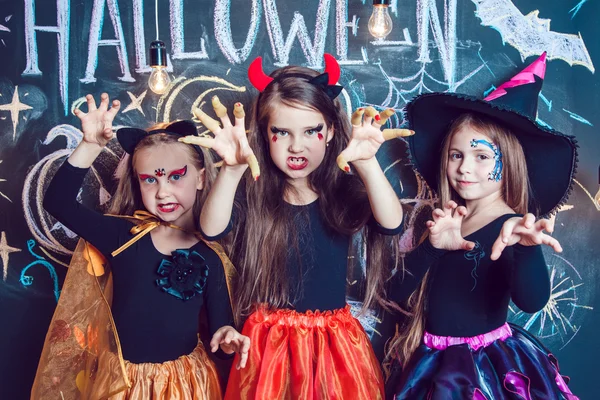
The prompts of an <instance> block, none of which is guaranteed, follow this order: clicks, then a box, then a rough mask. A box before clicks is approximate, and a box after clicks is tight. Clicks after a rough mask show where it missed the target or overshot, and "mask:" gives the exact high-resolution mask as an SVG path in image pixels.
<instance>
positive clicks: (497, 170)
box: [471, 139, 502, 182]
mask: <svg viewBox="0 0 600 400" xmlns="http://www.w3.org/2000/svg"><path fill="white" fill-rule="evenodd" d="M480 144H483V145H484V146H487V147H489V148H490V149H491V150H492V151H493V152H494V161H495V163H494V169H493V170H492V172H490V175H489V178H488V179H489V180H490V181H494V182H499V181H500V180H501V179H502V152H501V151H500V149H499V148H498V146H496V145H495V144H493V143H491V142H488V141H487V140H482V139H480V140H475V139H473V140H471V147H477V146H478V145H480Z"/></svg>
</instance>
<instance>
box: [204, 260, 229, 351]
mask: <svg viewBox="0 0 600 400" xmlns="http://www.w3.org/2000/svg"><path fill="white" fill-rule="evenodd" d="M215 258H216V259H217V260H219V258H218V256H215ZM204 301H205V304H206V314H207V319H208V331H209V334H210V338H212V337H213V335H214V334H215V332H216V331H217V330H218V329H219V328H221V327H223V326H225V325H230V326H233V327H235V325H234V323H233V312H232V309H231V303H230V301H229V291H228V290H227V281H226V279H225V270H224V268H223V264H221V262H220V260H219V262H218V263H215V264H214V265H211V266H210V270H209V272H208V282H207V284H206V292H205V295H204ZM235 328H236V329H237V327H235ZM209 340H210V339H209ZM215 354H216V355H217V357H219V358H230V357H233V354H231V355H229V354H225V353H224V352H223V351H221V349H219V350H218V351H217V352H216V353H215Z"/></svg>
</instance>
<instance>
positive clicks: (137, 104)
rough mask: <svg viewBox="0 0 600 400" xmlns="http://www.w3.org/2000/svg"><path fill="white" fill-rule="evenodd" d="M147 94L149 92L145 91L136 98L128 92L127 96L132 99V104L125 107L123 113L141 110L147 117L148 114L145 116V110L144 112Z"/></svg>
mask: <svg viewBox="0 0 600 400" xmlns="http://www.w3.org/2000/svg"><path fill="white" fill-rule="evenodd" d="M147 92H148V91H147V90H144V93H142V94H140V95H139V97H136V96H135V94H133V93H131V92H130V91H127V94H128V95H129V98H130V99H131V103H129V105H128V106H127V107H125V109H124V110H123V113H126V112H129V111H131V110H139V111H140V112H141V113H142V115H143V116H146V114H144V110H142V101H144V97H146V93H147Z"/></svg>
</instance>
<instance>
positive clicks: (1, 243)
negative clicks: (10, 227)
mask: <svg viewBox="0 0 600 400" xmlns="http://www.w3.org/2000/svg"><path fill="white" fill-rule="evenodd" d="M19 251H21V249H17V248H16V247H10V246H9V245H8V243H7V242H6V232H4V231H2V236H1V237H0V258H2V279H3V280H4V281H5V282H6V277H7V276H8V257H9V254H10V253H16V252H19Z"/></svg>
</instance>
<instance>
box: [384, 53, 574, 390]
mask: <svg viewBox="0 0 600 400" xmlns="http://www.w3.org/2000/svg"><path fill="white" fill-rule="evenodd" d="M545 69H546V57H545V54H543V55H542V56H541V57H539V58H538V59H537V60H536V61H535V62H534V63H532V64H531V65H529V66H528V67H527V68H525V69H524V70H523V71H521V72H520V73H519V74H517V75H516V76H515V77H514V78H512V79H511V80H510V81H508V82H506V83H504V84H503V85H501V86H499V87H498V88H497V89H496V90H494V91H493V92H492V93H491V94H489V95H488V96H487V97H486V98H485V99H484V100H480V99H476V98H473V97H469V96H465V95H459V94H453V93H431V94H425V95H421V96H418V97H417V98H415V99H414V100H413V101H411V102H410V103H409V104H408V105H407V107H406V116H407V119H408V122H409V125H410V128H411V129H414V130H415V131H416V132H417V135H415V136H413V137H410V138H409V139H408V142H409V148H410V152H411V156H412V160H413V165H414V167H415V168H416V170H417V171H418V172H419V173H420V174H421V175H422V176H423V178H424V179H425V181H426V182H427V184H428V185H429V186H430V187H432V188H438V195H439V202H440V204H441V205H443V208H441V209H436V210H435V211H434V212H433V220H432V221H429V222H428V223H427V226H428V228H429V238H428V239H426V240H425V241H424V242H423V244H421V245H420V246H419V248H417V249H416V250H415V252H416V253H417V254H421V256H422V257H424V258H426V259H427V262H424V260H423V258H422V259H421V261H422V263H421V264H420V265H416V264H414V263H413V264H407V268H408V269H409V270H411V271H412V272H413V275H412V276H411V277H410V278H409V279H405V280H404V281H402V279H401V277H398V278H396V279H397V280H398V281H399V282H397V283H398V285H397V286H396V290H392V291H391V293H390V299H392V300H394V299H399V301H400V300H402V299H403V296H404V295H405V294H406V292H407V291H408V290H412V289H414V288H415V287H416V285H417V283H418V282H419V281H420V280H421V278H422V277H423V275H424V274H425V272H426V271H427V266H429V265H431V268H430V270H429V272H428V276H427V277H426V278H425V279H424V281H423V283H422V285H421V287H420V289H419V290H417V291H415V293H414V294H413V296H412V297H411V300H412V302H411V303H412V306H413V308H412V310H413V312H414V318H413V319H412V320H411V321H410V322H409V323H408V326H407V327H406V329H405V331H404V333H403V334H401V335H399V336H398V339H397V340H396V341H395V342H394V343H393V344H392V349H391V354H392V355H396V356H397V358H398V359H400V360H401V361H402V365H397V367H399V368H398V369H397V371H396V373H392V376H391V378H390V379H389V380H388V383H389V391H388V393H389V394H393V397H394V398H395V399H397V400H400V399H440V400H441V399H443V400H447V399H477V400H484V399H487V400H498V399H515V400H516V399H527V400H533V399H569V400H573V399H577V397H575V396H574V395H573V394H571V391H570V390H569V388H568V387H567V384H566V382H567V380H566V379H564V378H563V377H562V376H561V375H560V372H559V369H558V362H557V360H556V358H555V357H554V356H553V355H552V354H551V353H550V352H549V351H548V350H547V349H546V348H544V346H543V345H542V344H541V343H540V342H539V341H538V340H537V339H536V338H535V337H534V336H532V335H531V334H529V333H528V332H527V331H525V330H523V329H522V328H520V327H517V326H515V325H512V324H508V323H507V322H506V319H507V312H508V307H509V301H511V300H512V301H513V302H514V304H515V305H516V306H517V307H519V308H520V309H521V310H523V311H524V312H527V313H534V312H537V311H539V310H541V309H542V308H543V307H544V306H545V305H546V303H547V302H548V300H549V297H550V279H549V275H548V270H547V267H546V262H545V260H544V256H543V254H542V249H541V245H540V244H544V245H548V246H550V247H552V248H553V249H554V250H556V251H561V250H562V249H561V248H560V244H559V243H558V241H556V239H554V238H552V237H551V236H549V235H547V234H545V233H543V230H546V231H548V232H551V231H552V227H553V222H552V220H545V219H543V220H539V221H538V222H537V223H535V218H534V217H533V215H532V214H527V213H534V214H536V215H541V216H549V215H552V214H554V213H555V212H556V211H557V209H558V208H559V207H560V206H561V205H562V204H563V203H564V202H565V201H566V199H567V196H568V194H569V193H570V191H571V183H572V179H573V176H574V173H575V169H576V162H577V147H576V144H575V140H574V139H573V138H572V137H570V136H567V135H563V134H561V133H559V132H555V131H553V130H551V129H547V128H545V127H542V126H539V125H538V124H536V122H535V118H536V112H537V100H538V94H539V92H540V89H541V86H542V82H543V78H544V73H545ZM524 214H526V215H525V216H523V215H524ZM411 282H412V283H413V285H412V287H411V284H410V283H411ZM398 370H401V371H400V372H398Z"/></svg>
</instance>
